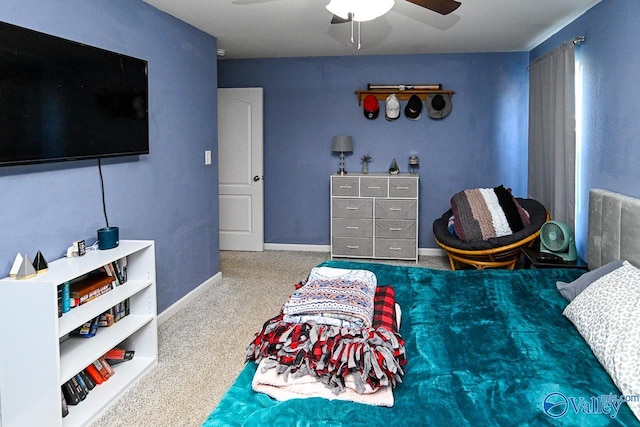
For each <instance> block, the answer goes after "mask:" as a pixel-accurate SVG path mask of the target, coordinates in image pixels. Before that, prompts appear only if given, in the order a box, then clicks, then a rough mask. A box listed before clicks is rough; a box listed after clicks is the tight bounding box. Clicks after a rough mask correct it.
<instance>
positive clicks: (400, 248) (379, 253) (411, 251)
mask: <svg viewBox="0 0 640 427" xmlns="http://www.w3.org/2000/svg"><path fill="white" fill-rule="evenodd" d="M374 256H376V257H381V258H411V259H416V241H415V239H376V253H375V254H374Z"/></svg>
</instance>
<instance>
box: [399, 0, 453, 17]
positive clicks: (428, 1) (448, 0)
mask: <svg viewBox="0 0 640 427" xmlns="http://www.w3.org/2000/svg"><path fill="white" fill-rule="evenodd" d="M407 1H408V2H410V3H413V4H417V5H418V6H422V7H424V8H427V9H429V10H433V11H434V12H438V13H439V14H440V15H448V14H450V13H451V12H453V11H454V10H456V9H457V8H459V7H460V5H461V4H462V3H460V2H459V1H456V0H407Z"/></svg>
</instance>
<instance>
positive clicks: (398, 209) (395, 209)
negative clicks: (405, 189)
mask: <svg viewBox="0 0 640 427" xmlns="http://www.w3.org/2000/svg"><path fill="white" fill-rule="evenodd" d="M389 210H390V211H398V212H400V211H402V208H390V209H389Z"/></svg>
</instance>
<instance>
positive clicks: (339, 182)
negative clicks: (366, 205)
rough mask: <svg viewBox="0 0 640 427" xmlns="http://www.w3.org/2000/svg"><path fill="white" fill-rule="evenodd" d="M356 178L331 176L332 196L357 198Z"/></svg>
mask: <svg viewBox="0 0 640 427" xmlns="http://www.w3.org/2000/svg"><path fill="white" fill-rule="evenodd" d="M358 191H359V188H358V177H355V176H333V177H331V195H332V196H355V197H358Z"/></svg>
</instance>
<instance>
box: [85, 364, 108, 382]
mask: <svg viewBox="0 0 640 427" xmlns="http://www.w3.org/2000/svg"><path fill="white" fill-rule="evenodd" d="M92 365H93V366H94V367H95V368H96V370H97V371H98V373H99V374H100V376H101V377H102V380H103V381H106V380H108V379H109V378H110V377H111V374H110V373H109V371H108V370H107V368H106V367H105V366H104V364H103V363H102V362H101V361H100V359H98V360H94V361H93V363H92ZM89 366H91V365H89Z"/></svg>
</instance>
